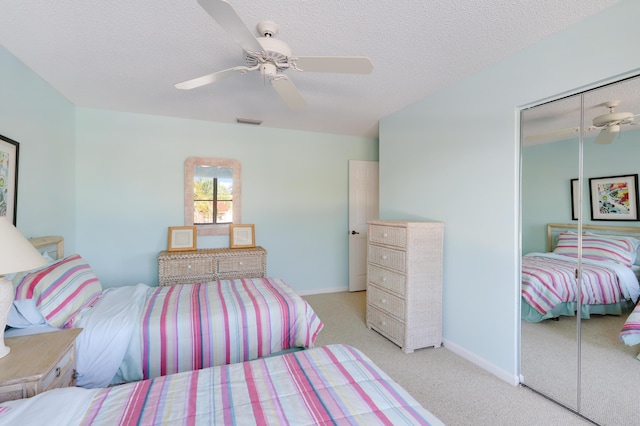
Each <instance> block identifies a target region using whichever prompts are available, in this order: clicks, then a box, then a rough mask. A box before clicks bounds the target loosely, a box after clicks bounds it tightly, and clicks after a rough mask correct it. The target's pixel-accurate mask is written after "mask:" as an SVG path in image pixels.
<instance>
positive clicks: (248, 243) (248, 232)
mask: <svg viewBox="0 0 640 426" xmlns="http://www.w3.org/2000/svg"><path fill="white" fill-rule="evenodd" d="M229 243H230V244H229V247H231V248H249V247H255V246H256V234H255V227H254V225H229Z"/></svg>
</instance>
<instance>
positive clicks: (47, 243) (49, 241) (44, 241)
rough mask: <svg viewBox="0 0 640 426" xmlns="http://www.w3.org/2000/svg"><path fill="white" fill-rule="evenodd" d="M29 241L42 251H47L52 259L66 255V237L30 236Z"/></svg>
mask: <svg viewBox="0 0 640 426" xmlns="http://www.w3.org/2000/svg"><path fill="white" fill-rule="evenodd" d="M29 241H30V242H31V244H33V246H34V247H35V248H36V249H37V250H38V251H39V252H40V253H43V254H44V253H47V254H48V255H49V256H51V258H52V259H56V260H57V259H62V258H63V257H64V238H62V237H59V236H48V237H36V238H29Z"/></svg>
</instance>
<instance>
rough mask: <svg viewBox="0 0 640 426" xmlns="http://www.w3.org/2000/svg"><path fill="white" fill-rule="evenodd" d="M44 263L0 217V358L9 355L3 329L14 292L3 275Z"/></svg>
mask: <svg viewBox="0 0 640 426" xmlns="http://www.w3.org/2000/svg"><path fill="white" fill-rule="evenodd" d="M46 263H47V261H46V260H45V258H44V257H43V256H42V255H41V254H40V253H39V252H38V250H36V248H35V247H34V246H33V245H32V244H31V243H30V242H29V240H27V239H26V238H25V237H23V236H22V234H21V233H20V231H18V230H17V229H16V227H15V226H13V225H12V224H11V222H9V221H8V220H7V217H6V216H0V358H2V357H4V356H6V355H7V354H8V353H9V347H7V346H5V344H4V328H5V326H6V325H7V316H8V315H9V309H11V304H12V303H13V297H14V291H15V290H14V289H13V283H12V282H11V280H8V279H7V278H6V277H5V276H4V274H10V273H13V272H22V271H28V270H29V269H33V268H37V267H39V266H42V265H44V264H46Z"/></svg>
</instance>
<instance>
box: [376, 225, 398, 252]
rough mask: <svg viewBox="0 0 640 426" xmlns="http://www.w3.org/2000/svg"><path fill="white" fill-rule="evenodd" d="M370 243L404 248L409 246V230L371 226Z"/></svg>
mask: <svg viewBox="0 0 640 426" xmlns="http://www.w3.org/2000/svg"><path fill="white" fill-rule="evenodd" d="M369 241H371V242H372V243H379V244H385V245H388V246H395V247H402V248H404V247H405V246H406V244H407V230H406V229H405V228H398V227H393V226H380V225H371V228H370V229H369Z"/></svg>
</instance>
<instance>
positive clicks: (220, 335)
mask: <svg viewBox="0 0 640 426" xmlns="http://www.w3.org/2000/svg"><path fill="white" fill-rule="evenodd" d="M322 326H323V325H322V322H321V321H320V319H319V318H318V317H317V315H316V313H315V312H314V311H313V309H312V308H311V306H310V305H309V304H307V302H306V301H305V300H304V299H302V298H301V297H300V296H298V295H297V294H296V293H295V292H294V291H293V290H292V289H291V288H290V287H289V286H288V285H287V284H285V283H284V282H283V281H282V280H281V279H278V278H251V279H235V280H223V281H218V282H215V283H204V284H193V285H178V286H168V287H158V288H157V289H154V291H153V293H152V294H151V295H150V296H149V297H148V298H147V302H146V304H145V306H144V310H143V316H142V325H141V334H140V335H141V339H142V342H141V346H142V373H143V378H145V379H146V378H153V377H158V376H164V375H167V374H171V373H177V372H181V371H189V370H195V369H200V368H205V367H211V366H215V365H223V364H230V363H235V362H243V361H248V360H252V359H256V358H259V357H262V356H266V355H270V354H273V353H275V352H279V351H282V350H286V349H291V348H296V347H306V348H309V347H313V343H314V341H315V339H316V337H317V335H318V333H319V332H320V330H321V329H322Z"/></svg>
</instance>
